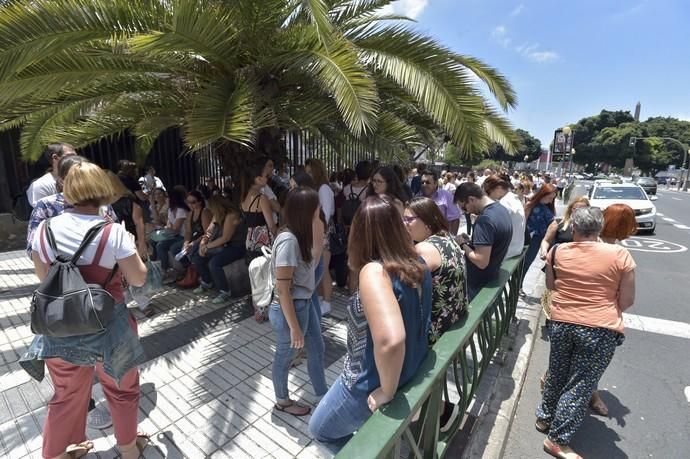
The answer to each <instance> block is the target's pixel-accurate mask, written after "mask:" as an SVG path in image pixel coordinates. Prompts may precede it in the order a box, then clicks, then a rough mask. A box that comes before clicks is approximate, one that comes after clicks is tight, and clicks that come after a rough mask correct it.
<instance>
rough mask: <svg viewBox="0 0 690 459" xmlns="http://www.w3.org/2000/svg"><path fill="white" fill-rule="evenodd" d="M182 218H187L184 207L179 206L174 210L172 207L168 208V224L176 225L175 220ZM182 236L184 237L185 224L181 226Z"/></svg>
mask: <svg viewBox="0 0 690 459" xmlns="http://www.w3.org/2000/svg"><path fill="white" fill-rule="evenodd" d="M180 218H182V219H185V218H187V211H186V210H184V209H183V208H182V207H180V208H178V209H177V210H175V211H174V213H173V210H172V209H168V225H170V226H171V227H172V226H173V225H175V222H176V221H177V220H179V219H180ZM180 236H183V237H184V225H182V226H180Z"/></svg>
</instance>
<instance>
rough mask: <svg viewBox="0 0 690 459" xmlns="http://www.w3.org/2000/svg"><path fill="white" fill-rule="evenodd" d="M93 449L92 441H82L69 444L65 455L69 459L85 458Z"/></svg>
mask: <svg viewBox="0 0 690 459" xmlns="http://www.w3.org/2000/svg"><path fill="white" fill-rule="evenodd" d="M92 449H93V442H92V441H88V440H87V441H83V442H81V443H77V444H71V445H69V446H67V448H65V454H67V456H68V457H69V458H70V459H79V458H80V457H83V456H86V455H87V454H89V451H91V450H92Z"/></svg>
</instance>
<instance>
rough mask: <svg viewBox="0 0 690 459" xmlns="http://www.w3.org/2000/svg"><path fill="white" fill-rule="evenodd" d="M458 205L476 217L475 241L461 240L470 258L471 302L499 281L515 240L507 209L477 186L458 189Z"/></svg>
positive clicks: (470, 184)
mask: <svg viewBox="0 0 690 459" xmlns="http://www.w3.org/2000/svg"><path fill="white" fill-rule="evenodd" d="M455 202H456V203H457V205H458V206H459V207H460V208H461V209H462V210H463V212H465V213H469V214H475V215H477V219H476V220H475V222H474V226H473V229H472V238H471V239H470V238H469V236H467V235H461V236H460V238H459V242H460V247H461V248H462V249H463V251H464V252H465V256H466V258H467V296H468V299H469V300H470V301H471V300H472V298H474V297H475V296H476V295H477V293H479V291H480V290H481V289H482V287H484V286H485V285H486V284H488V283H489V282H491V281H494V280H496V279H497V278H498V274H499V271H500V269H501V263H503V259H504V258H505V256H506V253H507V252H508V248H509V247H510V241H511V239H512V237H513V224H512V222H511V219H510V214H509V213H508V211H507V210H506V208H505V207H503V206H502V205H501V204H500V203H499V202H496V201H494V200H493V199H491V198H489V197H488V196H487V195H486V193H484V190H482V189H481V187H479V185H477V184H475V183H469V182H467V183H461V184H460V186H459V187H458V188H457V189H456V190H455Z"/></svg>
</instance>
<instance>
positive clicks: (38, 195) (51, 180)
mask: <svg viewBox="0 0 690 459" xmlns="http://www.w3.org/2000/svg"><path fill="white" fill-rule="evenodd" d="M56 193H57V186H56V184H55V177H53V174H51V173H50V172H48V173H46V174H44V175H42V176H40V177H39V178H37V179H36V180H34V181H33V182H31V185H29V188H28V189H27V190H26V197H27V198H28V199H29V204H31V207H35V206H36V203H37V202H38V201H40V200H41V199H43V198H45V197H46V196H52V195H54V194H56Z"/></svg>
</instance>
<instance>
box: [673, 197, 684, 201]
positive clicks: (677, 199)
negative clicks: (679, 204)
mask: <svg viewBox="0 0 690 459" xmlns="http://www.w3.org/2000/svg"><path fill="white" fill-rule="evenodd" d="M671 199H674V200H676V201H682V199H680V198H676V197H674V196H671Z"/></svg>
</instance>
